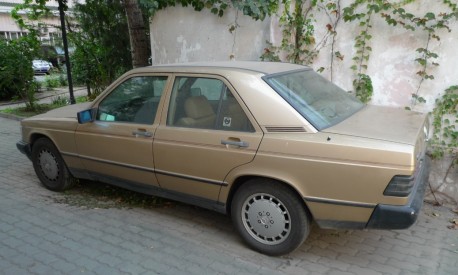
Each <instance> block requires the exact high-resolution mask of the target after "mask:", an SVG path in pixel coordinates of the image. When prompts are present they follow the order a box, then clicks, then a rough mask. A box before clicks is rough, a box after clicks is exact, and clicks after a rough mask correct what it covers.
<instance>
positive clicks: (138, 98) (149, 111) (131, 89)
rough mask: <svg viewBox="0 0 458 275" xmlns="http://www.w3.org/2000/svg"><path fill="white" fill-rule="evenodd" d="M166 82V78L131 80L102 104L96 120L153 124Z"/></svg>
mask: <svg viewBox="0 0 458 275" xmlns="http://www.w3.org/2000/svg"><path fill="white" fill-rule="evenodd" d="M166 81H167V77H166V76H137V77H132V78H129V79H128V80H126V81H124V82H123V83H121V84H120V85H119V86H117V87H116V88H115V89H114V90H113V91H112V92H111V93H110V94H109V95H108V96H107V97H105V98H104V99H103V100H102V102H100V104H99V108H98V110H97V117H96V119H97V120H101V121H117V122H131V123H140V124H153V121H154V118H155V115H156V112H157V108H158V105H159V101H160V99H161V96H162V93H163V91H164V87H165V84H166Z"/></svg>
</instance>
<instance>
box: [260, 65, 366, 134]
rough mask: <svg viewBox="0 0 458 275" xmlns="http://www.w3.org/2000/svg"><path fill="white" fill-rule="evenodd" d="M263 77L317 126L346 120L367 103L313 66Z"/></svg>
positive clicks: (320, 128)
mask: <svg viewBox="0 0 458 275" xmlns="http://www.w3.org/2000/svg"><path fill="white" fill-rule="evenodd" d="M264 80H265V81H266V82H267V83H268V84H269V85H270V86H271V87H272V88H273V89H274V90H275V91H276V92H277V93H278V94H279V95H280V96H282V97H283V98H284V99H285V100H286V101H287V102H288V103H289V104H290V105H291V106H293V107H294V109H296V110H297V111H298V112H299V113H300V114H301V115H302V116H303V117H304V118H305V119H307V120H308V121H309V122H310V123H311V124H312V125H313V126H314V127H315V128H316V129H318V130H323V129H325V128H328V127H331V126H332V125H335V124H337V123H339V122H341V121H343V120H344V119H346V118H347V117H349V116H351V115H352V114H354V113H355V112H357V111H359V110H360V109H361V108H362V107H363V106H364V104H363V103H361V102H360V101H359V100H358V99H357V98H355V97H354V96H352V95H350V94H349V93H348V92H345V91H344V90H343V89H341V88H339V87H338V86H336V85H334V84H333V83H332V82H330V81H328V80H326V79H325V78H324V77H322V76H321V75H319V74H318V73H316V72H314V71H312V70H310V69H306V70H301V71H292V72H286V73H281V74H273V75H268V76H265V77H264Z"/></svg>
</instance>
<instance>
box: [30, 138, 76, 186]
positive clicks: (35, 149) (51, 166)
mask: <svg viewBox="0 0 458 275" xmlns="http://www.w3.org/2000/svg"><path fill="white" fill-rule="evenodd" d="M32 163H33V168H34V169H35V173H36V174H37V176H38V178H39V179H40V181H41V183H42V184H43V185H44V186H45V187H46V188H48V189H49V190H52V191H63V190H66V189H68V188H70V187H71V186H72V185H73V183H74V182H75V180H74V179H73V178H72V176H71V175H70V173H69V172H68V169H67V166H66V165H65V162H64V160H63V159H62V157H61V155H60V153H59V151H58V150H57V148H56V146H55V145H54V144H53V143H52V141H50V140H49V139H47V138H40V139H38V140H37V141H35V142H34V144H33V146H32Z"/></svg>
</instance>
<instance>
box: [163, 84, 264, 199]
mask: <svg viewBox="0 0 458 275" xmlns="http://www.w3.org/2000/svg"><path fill="white" fill-rule="evenodd" d="M239 102H241V100H239V99H238V97H237V94H236V93H234V92H233V91H231V90H230V89H229V85H227V83H226V82H225V80H224V79H221V78H218V77H214V76H199V77H196V76H193V77H189V76H177V77H175V79H174V84H173V88H172V91H171V95H170V99H169V104H168V110H165V111H164V114H163V119H162V121H161V125H160V126H159V127H158V128H157V130H156V135H155V140H154V157H155V165H156V175H157V178H158V181H159V183H160V185H161V187H162V188H164V189H167V190H171V191H175V192H178V193H183V194H186V195H191V197H192V196H194V197H195V198H196V199H200V200H202V199H203V200H208V202H212V201H213V202H215V201H217V199H218V194H219V191H220V189H221V186H224V185H226V183H225V182H224V179H225V177H226V175H227V174H228V173H229V171H231V170H232V169H234V168H235V167H237V166H240V165H243V164H245V163H248V162H250V161H252V160H253V158H254V156H255V153H256V150H257V149H258V147H259V144H260V142H261V139H262V132H261V130H260V129H258V128H255V127H253V125H255V124H254V123H252V120H250V119H249V117H248V116H247V115H246V109H244V107H242V106H243V105H241V104H240V103H239ZM165 112H167V113H165ZM165 116H166V117H165Z"/></svg>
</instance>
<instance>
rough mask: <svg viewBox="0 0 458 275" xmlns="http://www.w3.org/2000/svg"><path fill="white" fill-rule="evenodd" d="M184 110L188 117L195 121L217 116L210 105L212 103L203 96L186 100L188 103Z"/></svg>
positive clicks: (185, 104)
mask: <svg viewBox="0 0 458 275" xmlns="http://www.w3.org/2000/svg"><path fill="white" fill-rule="evenodd" d="M184 109H185V112H186V115H187V116H188V117H191V118H194V119H199V118H202V117H206V116H210V115H214V114H215V112H213V109H212V106H211V105H210V102H208V99H207V98H206V97H205V96H203V95H201V96H193V97H190V98H188V99H186V102H185V103H184Z"/></svg>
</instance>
